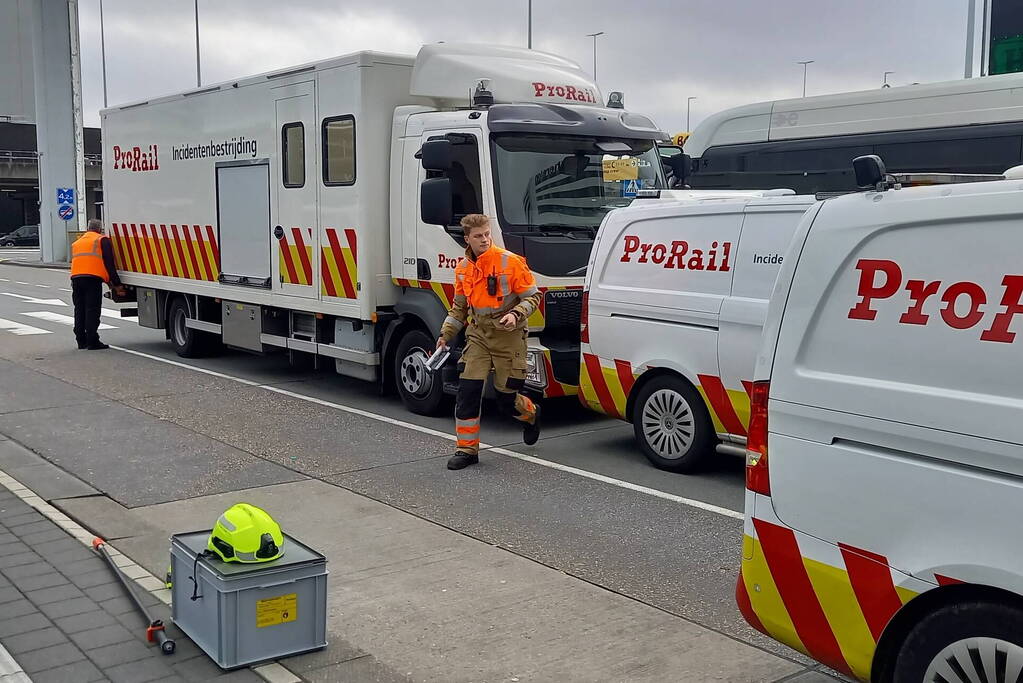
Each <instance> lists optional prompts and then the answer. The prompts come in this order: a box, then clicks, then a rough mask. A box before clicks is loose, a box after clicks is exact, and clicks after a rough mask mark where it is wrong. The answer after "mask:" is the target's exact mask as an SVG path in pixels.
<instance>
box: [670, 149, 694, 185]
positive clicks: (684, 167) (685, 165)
mask: <svg viewBox="0 0 1023 683" xmlns="http://www.w3.org/2000/svg"><path fill="white" fill-rule="evenodd" d="M664 163H665V164H666V165H667V166H668V167H670V168H671V175H672V177H673V179H674V182H675V186H676V187H683V186H684V185H685V184H686V179H687V178H688V177H689V170H690V169H691V168H692V166H693V160H692V158H690V156H689V155H688V154H676V155H675V156H673V157H669V158H668V159H665V161H664Z"/></svg>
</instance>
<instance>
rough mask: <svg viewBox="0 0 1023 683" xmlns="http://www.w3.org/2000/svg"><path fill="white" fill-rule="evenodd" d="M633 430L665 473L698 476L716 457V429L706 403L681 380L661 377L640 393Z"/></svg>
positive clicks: (640, 444) (651, 460) (656, 464)
mask: <svg viewBox="0 0 1023 683" xmlns="http://www.w3.org/2000/svg"><path fill="white" fill-rule="evenodd" d="M632 426H633V429H634V431H635V433H636V441H637V443H639V447H640V450H642V451H643V454H644V455H645V456H646V457H647V459H648V460H649V461H650V462H652V463H653V464H654V465H655V466H656V467H659V468H661V469H662V470H668V471H669V472H682V473H689V472H695V471H697V470H699V469H700V468H702V467H703V466H705V465H706V464H707V462H708V461H709V460H710V457H711V456H712V455H713V453H714V427H713V425H712V424H711V421H710V415H708V414H707V409H706V408H705V407H704V405H703V400H702V399H701V398H700V395H699V394H698V393H697V392H696V390H695V389H693V387H692V386H690V385H689V384H688V383H687V382H685V381H683V380H681V379H679V378H677V377H668V376H665V377H657V378H655V379H652V380H651V381H650V382H648V383H647V384H646V385H645V386H644V387H643V388H642V389H641V390H640V392H639V395H638V396H637V397H636V403H635V405H634V406H633V409H632Z"/></svg>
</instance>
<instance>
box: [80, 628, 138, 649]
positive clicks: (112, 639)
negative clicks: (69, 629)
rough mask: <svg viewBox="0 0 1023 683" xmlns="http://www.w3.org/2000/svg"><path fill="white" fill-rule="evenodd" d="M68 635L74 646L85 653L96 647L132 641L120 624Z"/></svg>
mask: <svg viewBox="0 0 1023 683" xmlns="http://www.w3.org/2000/svg"><path fill="white" fill-rule="evenodd" d="M69 635H70V636H71V640H73V641H74V643H75V645H77V646H78V647H80V648H82V649H83V650H86V651H88V650H92V649H93V648H97V647H105V646H107V645H114V644H115V643H124V642H128V641H129V640H133V639H134V636H132V634H131V633H129V632H128V629H126V628H125V627H123V626H121V625H120V624H110V625H107V626H101V627H99V628H92V629H89V630H88V631H78V632H77V633H70V634H69Z"/></svg>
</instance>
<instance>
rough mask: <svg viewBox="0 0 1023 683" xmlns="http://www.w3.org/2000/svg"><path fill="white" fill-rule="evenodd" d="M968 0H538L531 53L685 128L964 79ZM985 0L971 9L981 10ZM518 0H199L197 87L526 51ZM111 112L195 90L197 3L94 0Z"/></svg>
mask: <svg viewBox="0 0 1023 683" xmlns="http://www.w3.org/2000/svg"><path fill="white" fill-rule="evenodd" d="M967 4H968V3H967V0H888V1H884V2H882V1H878V0H859V1H855V2H849V1H848V0H774V1H773V2H772V1H768V0H533V47H534V48H537V49H541V50H546V51H549V52H554V53H557V54H559V55H562V56H565V57H568V58H570V59H573V60H575V61H577V62H579V63H580V64H581V65H582V66H583V67H584V68H585V69H586V70H587V71H590V70H592V65H593V42H592V39H591V38H588V37H586V34H587V33H594V32H597V31H604V32H605V33H604V35H603V36H600V37H599V38H598V39H597V40H598V44H597V75H598V79H597V80H598V83H599V85H600V87H601V89H602V90H603V91H604V93H605V95H606V93H607V92H608V91H611V90H622V91H624V92H625V102H626V106H627V107H628V108H629V109H631V110H634V111H639V112H643V113H646V114H649V115H651V116H653V118H654V120H655V121H657V123H658V124H659V125H660V126H661V127H662V128H664V129H665V130H667V131H668V132H671V133H675V132H678V131H680V130H683V129H684V127H685V117H686V98H687V97H689V96H694V97H696V98H698V99H697V100H695V101H694V102H693V104H692V118H691V122H692V126H691V127H695V126H696V124H698V123H699V122H700V120H701V119H703V117H705V116H707V115H708V114H711V113H714V112H716V111H720V110H722V109H725V108H728V107H732V106H736V105H740V104H747V103H750V102H758V101H763V100H773V99H780V98H786V97H798V96H799V95H800V93H801V90H802V78H803V67H801V66H799V65H798V64H796V62H797V61H799V60H807V59H813V60H816V61H815V62H814V63H813V64H810V65H809V70H808V77H807V94H808V95H818V94H826V93H835V92H844V91H849V90H862V89H868V88H875V87H880V85H881V83H882V77H883V73H884V72H885V71H894V72H895V73H894V74H892V75H891V76H889V82H890V83H893V84H895V85H902V84H909V83H913V82H921V83H926V82H933V81H942V80H951V79H956V78H962V77H963V63H964V52H965V40H966V8H967ZM978 4H980V3H978ZM526 7H527V0H429V1H426V2H424V1H423V0H372V2H343V1H341V0H199V25H200V39H201V53H202V78H203V83H214V82H218V81H223V80H228V79H233V78H238V77H241V76H245V75H249V74H254V73H260V72H263V71H269V70H272V69H278V68H281V67H286V66H289V65H293V64H299V63H302V62H307V61H311V60H316V59H322V58H327V57H333V56H337V55H341V54H346V53H349V52H355V51H358V50H380V51H385V52H399V53H407V54H415V53H416V51H417V50H418V49H419V47H420V46H421V45H422V44H424V43H433V42H437V41H448V42H453V41H468V42H487V43H495V44H507V45H520V46H525V44H526ZM103 11H104V25H105V29H106V59H107V89H108V100H109V103H110V104H111V105H115V104H118V103H122V102H127V101H132V100H139V99H145V98H148V97H152V96H156V95H161V94H168V93H173V92H178V91H182V90H187V89H191V88H194V87H195V33H194V18H193V0H104V4H103ZM79 15H80V25H81V40H82V80H83V88H84V105H85V124H86V125H88V126H96V125H99V114H98V112H99V109H100V108H101V107H102V105H103V81H102V72H101V58H100V21H99V0H79Z"/></svg>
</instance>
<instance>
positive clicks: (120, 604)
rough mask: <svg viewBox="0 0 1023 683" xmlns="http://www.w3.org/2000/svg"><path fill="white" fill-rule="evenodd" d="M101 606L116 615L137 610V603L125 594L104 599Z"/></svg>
mask: <svg viewBox="0 0 1023 683" xmlns="http://www.w3.org/2000/svg"><path fill="white" fill-rule="evenodd" d="M99 606H100V607H102V608H103V609H104V610H106V611H107V612H109V613H110V614H112V615H114V616H118V615H121V614H127V613H128V612H132V611H134V610H137V609H138V608H137V607H136V606H135V603H134V602H132V601H131V599H130V598H127V597H125V596H124V595H123V594H122V595H121V597H117V598H111V599H110V600H104V601H103V602H101V603H99Z"/></svg>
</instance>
